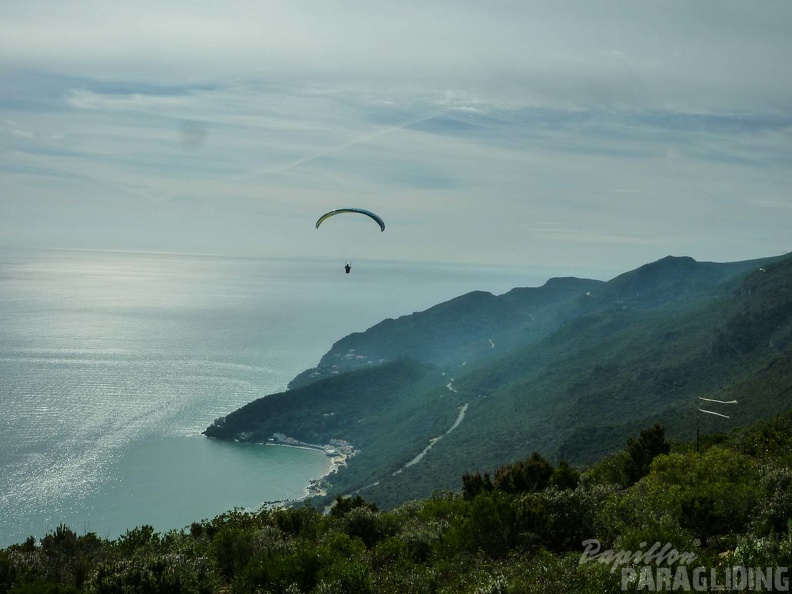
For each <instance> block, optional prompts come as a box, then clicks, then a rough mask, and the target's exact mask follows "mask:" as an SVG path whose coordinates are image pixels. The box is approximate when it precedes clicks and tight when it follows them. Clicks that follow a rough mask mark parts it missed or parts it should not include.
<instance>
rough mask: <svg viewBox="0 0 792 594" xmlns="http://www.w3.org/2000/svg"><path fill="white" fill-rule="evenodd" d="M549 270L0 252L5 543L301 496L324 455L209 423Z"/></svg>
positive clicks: (206, 515) (172, 521) (178, 523)
mask: <svg viewBox="0 0 792 594" xmlns="http://www.w3.org/2000/svg"><path fill="white" fill-rule="evenodd" d="M549 276H550V275H549V274H548V273H547V271H544V270H539V269H536V268H521V267H506V266H463V265H452V264H440V263H416V262H392V261H391V262H379V261H365V260H360V261H356V262H355V266H354V269H353V270H352V273H351V274H345V273H344V270H343V262H340V261H338V262H337V261H335V260H329V259H328V260H283V259H266V258H243V257H220V256H208V255H189V254H163V253H140V252H118V251H91V250H61V249H25V250H21V249H0V547H7V546H9V545H11V544H14V543H19V542H22V541H24V540H25V539H26V538H27V537H29V536H33V537H35V538H41V537H43V536H45V535H46V534H47V533H48V532H50V531H52V530H54V529H55V528H56V527H57V526H58V525H60V524H65V525H68V526H70V527H71V528H72V529H73V530H75V531H76V532H77V533H78V534H84V533H88V532H94V533H96V534H97V535H99V536H100V537H103V538H117V537H118V536H120V535H122V534H124V533H125V532H127V531H128V530H131V529H134V528H135V527H137V526H141V525H144V524H148V525H151V526H153V527H154V528H155V530H157V531H159V532H166V531H168V530H181V529H185V528H187V527H189V525H190V524H191V523H192V522H195V521H200V520H202V519H210V518H213V517H215V516H217V515H219V514H222V513H224V512H226V511H228V510H232V509H235V508H243V509H257V508H259V507H260V506H262V505H263V504H265V503H267V502H273V501H283V500H295V499H300V498H302V497H304V496H305V495H306V494H307V490H306V487H307V486H308V484H309V482H310V481H311V480H312V479H314V478H318V477H320V476H322V475H324V474H325V473H326V472H327V471H328V470H329V468H330V460H329V458H327V457H326V456H325V455H324V454H323V453H322V452H319V451H315V450H306V449H298V448H290V447H279V446H265V445H259V444H247V443H236V442H228V441H219V440H213V439H209V438H206V437H205V436H203V435H202V434H201V432H202V431H203V430H204V429H205V428H206V427H207V426H208V425H209V424H211V423H212V421H213V420H214V419H215V418H217V417H220V416H224V415H226V414H228V413H229V412H231V411H233V410H235V409H237V408H239V407H240V406H243V405H244V404H247V403H248V402H251V401H253V400H255V399H257V398H261V397H264V396H266V395H268V394H273V393H277V392H281V391H283V390H285V389H286V386H287V384H288V382H289V381H290V380H291V379H292V378H293V377H294V376H295V375H297V374H298V373H299V372H301V371H303V370H305V369H307V368H310V367H313V366H314V365H316V363H317V362H318V360H319V358H320V357H321V356H322V355H323V354H324V353H325V352H327V351H328V350H329V349H330V347H331V346H332V344H333V343H334V342H335V341H336V340H339V339H340V338H343V337H344V336H346V335H347V334H349V333H351V332H360V331H364V330H365V329H367V328H369V327H371V326H372V325H374V324H376V323H377V322H379V321H381V320H383V319H385V318H396V317H399V316H402V315H406V314H410V313H413V312H415V311H421V310H424V309H427V308H428V307H431V306H432V305H435V304H437V303H440V302H442V301H446V300H448V299H451V298H453V297H456V296H458V295H462V294H464V293H467V292H469V291H472V290H485V291H490V292H493V293H495V294H501V293H503V292H506V291H508V290H509V289H511V288H513V287H517V286H539V285H541V284H543V283H544V282H545V281H546V280H547V278H548V277H549Z"/></svg>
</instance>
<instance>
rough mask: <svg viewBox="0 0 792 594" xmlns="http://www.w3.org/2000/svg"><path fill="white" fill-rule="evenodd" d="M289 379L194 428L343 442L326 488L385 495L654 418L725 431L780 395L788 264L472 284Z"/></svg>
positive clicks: (791, 262)
mask: <svg viewBox="0 0 792 594" xmlns="http://www.w3.org/2000/svg"><path fill="white" fill-rule="evenodd" d="M291 387H292V389H291V390H289V391H287V392H284V393H282V394H277V395H272V396H267V397H265V398H263V399H260V400H257V401H256V402H255V403H251V404H250V405H248V406H246V407H244V408H242V409H240V410H239V411H237V412H235V413H233V414H232V415H229V416H228V417H226V419H225V420H224V421H222V422H220V423H216V424H214V425H213V426H212V427H209V428H208V429H207V431H206V433H207V434H208V435H211V436H214V437H225V438H236V439H246V440H254V441H261V440H265V439H266V438H267V437H269V436H270V433H271V432H275V431H280V432H282V433H286V434H288V435H292V436H293V437H296V438H298V439H301V440H304V441H318V442H322V443H324V442H326V440H329V439H331V438H343V439H347V440H349V441H350V442H352V443H353V444H354V445H355V446H357V447H359V448H360V450H361V453H360V455H358V456H356V457H354V458H353V459H351V461H350V463H349V465H348V467H347V468H346V469H344V470H342V471H341V472H340V473H339V474H338V475H337V476H336V477H334V478H333V485H332V488H331V494H332V493H337V492H351V491H354V490H356V489H360V488H362V487H366V497H367V498H369V499H373V500H375V501H378V502H379V503H381V504H383V505H393V504H395V503H398V502H400V501H404V500H406V499H409V498H414V497H420V496H426V495H427V494H429V493H431V491H432V490H433V489H437V488H446V489H458V488H459V476H460V475H461V474H462V473H464V472H467V471H476V470H481V469H491V468H493V467H496V466H498V465H500V464H505V463H509V462H511V461H514V460H517V459H520V458H523V457H525V455H526V454H529V453H530V452H531V451H534V450H536V451H539V452H541V453H542V454H543V455H545V456H546V457H548V458H550V459H555V460H557V459H560V458H566V459H569V460H570V461H571V462H573V463H576V464H585V463H589V462H592V461H594V460H597V459H599V458H600V457H601V456H603V455H604V454H606V453H608V452H612V451H614V450H615V449H618V448H619V447H621V446H622V445H623V443H624V441H625V439H626V437H627V436H629V435H632V434H634V433H635V432H636V430H637V428H640V427H644V426H647V425H648V424H650V423H651V422H653V421H658V420H659V421H661V422H663V423H664V424H665V426H666V427H667V428H668V432H669V435H670V436H671V437H675V438H681V437H685V438H691V437H693V436H695V431H696V424H697V423H700V425H701V428H702V431H704V430H706V431H718V430H728V429H731V428H733V427H734V426H737V425H743V424H747V423H749V422H752V421H754V420H756V419H758V418H762V417H766V416H768V415H772V414H775V413H777V412H781V411H783V410H787V409H788V408H789V407H790V405H792V257H781V258H769V259H763V260H756V261H749V262H735V263H725V264H721V263H712V262H696V261H695V260H693V259H692V258H674V257H667V258H663V259H661V260H658V261H657V262H653V263H650V264H647V265H645V266H641V267H640V268H638V269H636V270H633V271H630V272H627V273H624V274H622V275H619V276H617V277H616V278H614V279H612V280H610V281H608V282H602V281H595V280H586V279H575V278H563V279H551V280H550V281H548V282H547V283H546V284H545V285H544V286H542V287H537V288H517V289H513V290H512V291H509V292H508V293H506V294H504V295H500V296H494V295H491V294H489V293H484V292H473V293H469V294H467V295H463V296H461V297H458V298H456V299H452V300H450V301H448V302H445V303H442V304H439V305H437V306H435V307H432V308H430V309H428V310H426V311H423V312H419V313H415V314H412V315H409V316H403V317H401V318H399V319H396V320H385V321H383V322H381V323H380V324H377V325H375V326H373V327H372V328H370V329H369V330H367V331H366V332H362V333H355V334H351V335H349V336H347V337H345V338H343V339H342V340H340V341H338V342H337V343H336V344H335V345H333V348H332V349H331V350H330V351H329V352H328V353H327V354H326V355H325V356H324V357H322V359H321V361H320V362H319V365H318V366H317V368H315V369H312V370H308V371H306V372H305V373H303V374H301V375H300V376H298V377H297V378H295V381H294V382H292V384H291ZM702 397H703V398H709V399H715V400H723V401H727V400H733V399H736V400H737V401H738V404H736V405H724V404H718V403H712V402H708V401H704V400H700V398H702ZM700 404H701V405H702V408H704V409H709V410H712V411H713V412H719V413H721V414H725V415H728V416H729V417H730V418H728V419H726V418H723V417H718V416H716V415H711V414H706V413H699V412H698V410H697V408H698V406H699V405H700ZM455 421H460V422H459V424H458V426H455V428H454V430H453V431H451V432H448V433H447V434H446V432H447V431H448V430H449V429H450V428H451V427H452V425H453V424H454V422H455ZM437 437H442V439H440V440H438V441H435V442H433V445H432V448H431V451H429V452H428V453H427V454H426V455H425V456H424V457H423V458H422V459H421V460H420V462H418V463H415V464H412V465H410V466H407V467H405V464H406V463H408V462H409V461H411V460H412V459H414V457H415V456H417V455H418V454H419V453H420V452H421V451H422V450H423V449H424V448H425V447H426V446H427V445H429V443H430V439H433V438H437Z"/></svg>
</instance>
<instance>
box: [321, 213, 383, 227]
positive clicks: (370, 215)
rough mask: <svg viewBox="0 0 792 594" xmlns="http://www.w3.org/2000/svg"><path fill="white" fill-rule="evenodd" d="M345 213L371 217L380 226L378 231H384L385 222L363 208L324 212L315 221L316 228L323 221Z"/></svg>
mask: <svg viewBox="0 0 792 594" xmlns="http://www.w3.org/2000/svg"><path fill="white" fill-rule="evenodd" d="M345 212H356V213H359V214H362V215H366V216H367V217H371V218H372V219H373V220H374V221H375V222H376V223H377V224H378V225H379V226H380V231H385V222H384V221H383V220H382V219H381V218H380V217H379V216H377V215H376V214H374V213H373V212H371V211H370V210H365V209H363V208H337V209H335V210H331V211H330V212H326V213H325V214H323V215H322V216H321V217H319V220H318V221H316V228H317V229H318V228H319V225H321V224H322V222H323V221H324V220H325V219H329V218H330V217H333V216H335V215H337V214H341V213H345Z"/></svg>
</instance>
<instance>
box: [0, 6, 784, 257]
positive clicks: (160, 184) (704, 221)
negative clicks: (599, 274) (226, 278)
mask: <svg viewBox="0 0 792 594" xmlns="http://www.w3.org/2000/svg"><path fill="white" fill-rule="evenodd" d="M791 25H792V6H790V5H788V4H787V3H786V2H775V1H770V2H767V3H762V4H759V5H758V4H748V3H737V2H731V1H726V2H709V1H707V0H704V1H703V2H697V3H690V2H682V1H681V0H680V1H672V2H663V3H640V4H637V3H630V2H623V1H618V0H604V1H603V2H597V3H590V2H587V1H583V0H578V1H572V2H569V3H564V4H563V5H559V4H557V3H554V2H549V1H548V2H544V1H542V2H538V1H534V2H509V1H506V2H502V3H498V4H496V5H492V4H486V5H485V4H481V3H479V2H473V1H472V0H462V1H457V2H450V1H444V0H438V1H437V2H417V1H412V0H407V1H406V2H400V3H390V4H381V3H380V4H371V3H370V2H363V1H362V0H352V1H342V2H341V3H340V4H339V3H336V4H328V3H324V2H319V1H318V0H309V1H307V2H304V3H299V4H296V3H291V2H285V1H274V2H267V3H258V2H256V3H253V2H243V1H230V2H223V3H221V2H215V1H211V0H207V1H205V2H201V3H198V4H196V3H194V2H189V3H188V2H186V1H185V2H170V3H167V4H163V3H159V2H158V3H155V2H153V1H151V0H143V1H142V2H137V3H132V4H130V3H126V4H123V3H117V4H116V3H109V2H99V1H98V0H81V1H78V2H71V3H63V2H54V0H40V1H38V2H34V3H32V2H21V1H17V0H11V1H8V2H4V3H2V4H0V83H1V84H0V121H1V122H5V123H4V124H2V125H0V158H2V163H3V165H2V171H0V185H1V186H2V190H3V195H4V196H13V199H9V200H7V201H6V204H5V205H4V212H3V215H4V216H3V217H2V221H0V234H2V233H4V232H5V233H10V232H12V231H13V233H14V235H13V236H14V237H19V238H21V240H20V241H27V242H29V243H32V244H37V243H38V244H41V243H46V244H47V245H52V243H51V242H49V241H47V242H45V241H44V240H45V239H46V237H47V234H48V233H52V229H53V224H54V223H53V221H54V222H58V221H68V223H69V226H68V227H67V228H61V229H59V230H58V237H61V238H63V239H62V242H63V244H64V245H65V244H68V243H69V241H72V242H79V243H80V245H84V244H90V243H91V241H94V242H95V243H96V246H97V247H101V246H102V245H104V243H103V242H105V243H106V242H107V241H108V240H107V238H108V237H112V238H113V241H114V242H115V243H114V245H113V247H123V246H124V245H126V246H128V247H131V248H134V249H164V248H165V247H167V249H177V251H190V250H191V249H195V250H196V251H201V252H206V251H212V250H215V251H220V252H228V253H237V252H239V251H240V250H243V251H245V252H246V253H251V252H253V253H260V252H261V251H262V250H265V249H266V250H267V253H281V252H284V253H286V252H288V253H289V254H290V255H293V254H294V253H295V252H294V250H297V251H298V252H299V253H300V255H311V254H313V253H315V249H316V246H315V245H314V244H312V243H311V242H312V241H314V240H315V238H314V236H312V235H310V234H309V235H305V236H303V235H302V233H305V232H308V231H310V229H311V225H310V224H308V225H307V227H305V229H303V227H302V226H301V225H303V224H304V222H305V221H309V222H310V221H311V220H313V219H314V215H315V213H316V212H318V211H321V210H327V209H329V208H333V207H336V206H339V205H342V206H343V205H349V204H352V205H358V204H360V205H367V206H370V207H371V208H373V209H375V210H377V209H381V210H384V211H385V212H387V213H388V216H389V217H391V218H392V220H394V221H395V225H393V226H389V229H388V231H389V232H388V234H387V235H388V237H386V238H383V241H382V242H379V244H378V247H376V248H375V252H373V253H372V255H380V256H387V257H395V258H407V257H411V256H412V257H419V258H427V259H452V260H464V259H469V260H472V261H479V262H482V263H486V262H489V261H492V260H497V261H501V262H515V263H519V262H521V261H522V260H521V259H522V258H532V259H541V260H542V261H544V262H548V261H552V260H553V259H556V260H558V261H561V260H564V261H565V263H566V264H570V263H577V262H582V261H589V262H593V261H594V260H597V266H598V267H600V268H601V266H602V265H601V262H602V261H603V260H608V261H610V259H614V260H613V261H614V262H615V261H616V260H617V259H618V260H619V261H622V262H623V261H624V259H625V258H627V257H629V258H634V259H635V262H634V263H635V264H640V263H643V262H645V261H648V260H650V259H652V258H653V257H654V256H655V255H656V256H658V257H660V256H664V255H666V254H667V253H669V252H678V253H682V252H689V253H690V254H691V255H693V256H694V257H700V258H708V259H716V260H717V259H722V258H721V257H719V256H718V254H727V253H728V254H731V255H729V256H728V257H729V258H732V259H740V258H742V257H754V256H759V255H765V254H767V253H772V251H773V250H775V249H777V247H778V246H779V245H781V243H783V242H786V237H787V236H788V225H786V226H785V223H788V221H785V220H784V215H785V214H786V210H787V209H788V206H786V205H787V203H788V201H787V200H786V198H785V196H787V195H788V189H789V187H790V186H791V185H792V177H790V176H792V174H791V173H790V171H792V168H791V167H790V165H792V163H790V154H792V151H790V149H791V148H792V137H791V136H790V130H792V112H790V106H792V81H790V79H789V77H787V76H784V75H783V73H784V72H785V70H784V67H785V65H786V64H787V63H788V62H789V61H790V58H792V41H790V38H789V36H788V35H787V32H788V31H789V30H790V29H792V26H791ZM126 221H134V222H135V224H134V225H132V224H131V223H130V225H128V226H127V225H125V223H126ZM519 221H525V222H524V223H519ZM536 221H557V223H556V225H555V226H547V225H543V224H539V223H536ZM45 223H46V224H45ZM169 226H170V227H169ZM169 228H173V229H178V232H176V231H174V232H173V234H172V235H170V236H169V235H168V229H169ZM97 229H101V233H100V232H99V231H98V230H97ZM130 229H132V230H130ZM209 231H211V232H209ZM391 231H394V232H393V233H391ZM399 233H402V234H403V235H399ZM8 236H9V237H10V236H11V235H8ZM295 237H300V238H301V240H300V241H293V238H295ZM405 237H409V239H408V240H405ZM70 238H71V239H70ZM91 238H94V239H93V240H92V239H91ZM177 241H182V242H184V243H185V245H183V246H177V245H171V244H173V243H174V242H177ZM163 242H165V243H168V245H167V246H162V245H160V244H162V243H163ZM191 246H192V247H191ZM257 246H258V247H257ZM284 246H288V247H284ZM526 246H529V247H530V249H528V248H527V247H526ZM290 250H291V251H290ZM376 250H379V251H376ZM625 252H629V253H627V254H626V253H625ZM724 257H726V256H724ZM622 267H623V266H622V265H621V264H614V268H615V269H619V268H622Z"/></svg>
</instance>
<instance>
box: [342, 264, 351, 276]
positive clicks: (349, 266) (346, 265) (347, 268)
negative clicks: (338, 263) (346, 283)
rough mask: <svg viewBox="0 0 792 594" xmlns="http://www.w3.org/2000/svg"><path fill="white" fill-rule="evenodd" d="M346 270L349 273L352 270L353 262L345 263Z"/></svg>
mask: <svg viewBox="0 0 792 594" xmlns="http://www.w3.org/2000/svg"><path fill="white" fill-rule="evenodd" d="M344 270H346V273H347V274H349V271H350V270H352V265H351V264H344Z"/></svg>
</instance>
